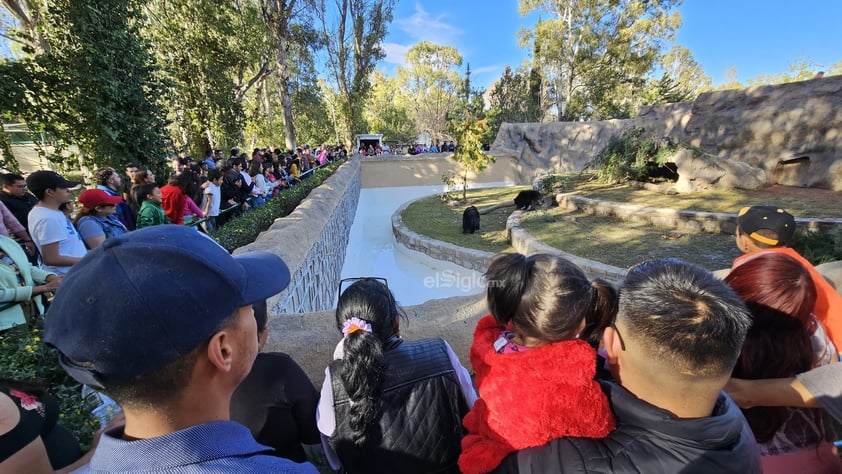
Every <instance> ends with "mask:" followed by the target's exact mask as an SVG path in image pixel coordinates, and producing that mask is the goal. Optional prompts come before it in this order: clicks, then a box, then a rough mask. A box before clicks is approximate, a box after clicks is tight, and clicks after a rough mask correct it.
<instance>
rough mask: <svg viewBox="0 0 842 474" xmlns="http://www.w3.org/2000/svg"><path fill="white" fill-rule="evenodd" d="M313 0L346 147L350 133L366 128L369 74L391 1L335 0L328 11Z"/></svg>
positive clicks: (388, 19) (351, 139)
mask: <svg viewBox="0 0 842 474" xmlns="http://www.w3.org/2000/svg"><path fill="white" fill-rule="evenodd" d="M314 2H315V14H316V16H317V17H318V19H319V23H320V25H321V35H322V41H323V43H324V44H325V51H326V55H327V69H328V75H329V77H330V82H331V83H332V86H333V87H335V88H336V101H337V105H338V107H337V111H336V115H337V121H338V125H339V128H340V135H341V138H342V140H343V141H344V142H345V145H347V146H348V147H349V149H350V148H351V147H352V144H353V142H354V133H360V132H358V131H359V130H365V129H366V128H368V127H367V126H366V125H365V120H364V118H363V107H364V105H365V102H366V100H367V99H368V96H369V92H370V90H371V82H370V81H369V76H370V75H371V72H372V71H373V70H374V66H375V65H376V64H377V62H378V61H379V60H381V59H383V58H384V57H385V52H384V51H383V48H382V47H381V45H380V44H381V41H382V40H383V38H384V37H385V36H386V30H387V28H388V25H389V23H391V21H392V10H393V9H394V5H395V0H335V2H334V4H335V5H336V7H337V9H336V11H329V10H328V8H327V6H326V4H325V0H314ZM363 133H364V132H363Z"/></svg>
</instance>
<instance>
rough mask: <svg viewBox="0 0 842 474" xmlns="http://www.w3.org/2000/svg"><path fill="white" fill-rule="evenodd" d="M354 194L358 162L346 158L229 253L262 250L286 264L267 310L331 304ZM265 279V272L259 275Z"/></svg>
mask: <svg viewBox="0 0 842 474" xmlns="http://www.w3.org/2000/svg"><path fill="white" fill-rule="evenodd" d="M359 198H360V161H359V159H357V158H352V159H351V160H349V161H348V162H347V163H345V164H343V165H342V166H340V167H339V169H337V170H336V172H335V173H334V174H333V176H331V177H330V178H328V179H327V181H325V183H324V184H322V185H321V186H319V187H318V188H316V189H314V190H313V191H311V192H310V195H309V196H307V198H306V199H305V200H304V201H302V202H301V204H300V205H299V206H298V207H297V208H296V209H295V211H293V212H292V213H291V214H290V215H288V216H286V217H282V218H280V219H277V220H276V221H275V223H274V224H272V226H271V227H270V228H269V230H267V231H265V232H262V233H261V234H260V235H259V236H258V238H257V240H255V242H254V243H251V244H249V245H246V246H244V247H240V248H238V249H237V250H236V251H234V254H235V255H237V254H241V253H244V252H251V251H257V250H261V251H268V252H271V253H274V254H276V255H278V256H280V257H281V258H282V259H283V260H284V262H285V263H286V264H287V265H288V266H289V269H290V273H291V281H290V284H289V286H288V287H287V289H286V290H284V291H283V292H282V293H281V294H280V295H278V296H275V297H273V298H271V299H270V300H269V312H270V314H282V313H287V314H289V313H312V312H317V311H326V310H328V309H331V308H333V307H334V305H335V303H336V298H337V285H338V282H339V278H340V275H341V273H342V265H343V263H344V262H345V249H346V247H347V246H348V239H349V236H350V231H351V224H353V222H354V215H355V214H356V211H357V203H358V201H359ZM264 278H271V275H264Z"/></svg>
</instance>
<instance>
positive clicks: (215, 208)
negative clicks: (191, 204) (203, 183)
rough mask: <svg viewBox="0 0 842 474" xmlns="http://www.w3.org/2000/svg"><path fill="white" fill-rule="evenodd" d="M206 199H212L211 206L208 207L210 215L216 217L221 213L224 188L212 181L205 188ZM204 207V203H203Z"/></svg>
mask: <svg viewBox="0 0 842 474" xmlns="http://www.w3.org/2000/svg"><path fill="white" fill-rule="evenodd" d="M205 199H210V200H211V202H210V208H209V209H208V217H215V216H218V215H219V205H220V204H221V202H222V190H221V189H220V188H219V186H217V185H215V184H213V182H211V183H210V184H208V187H207V188H205ZM202 204H203V206H202V207H204V203H202Z"/></svg>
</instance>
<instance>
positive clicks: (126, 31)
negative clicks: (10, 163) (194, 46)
mask: <svg viewBox="0 0 842 474" xmlns="http://www.w3.org/2000/svg"><path fill="white" fill-rule="evenodd" d="M42 6H43V10H40V15H41V16H40V18H41V20H42V21H43V25H42V27H41V28H39V32H40V33H41V39H42V40H43V41H44V43H45V44H46V45H47V46H48V47H46V48H44V49H43V51H44V52H39V51H40V50H37V49H34V50H33V51H32V52H33V54H32V55H31V56H28V57H25V58H22V59H20V60H18V61H13V62H10V61H7V62H5V63H4V64H3V65H2V68H3V71H2V72H3V75H4V77H5V78H6V80H5V81H3V82H4V91H3V92H8V94H6V93H4V94H2V95H3V98H2V99H0V100H1V101H2V102H0V110H2V111H4V112H5V113H6V114H8V116H9V117H19V118H21V119H23V120H24V121H26V122H27V123H28V124H29V126H30V129H31V130H33V131H46V132H48V133H49V134H51V135H52V136H53V137H55V138H56V139H57V140H59V141H58V142H57V144H58V145H62V144H74V145H77V146H78V147H79V150H80V151H81V153H82V156H83V158H84V162H85V163H86V164H91V165H94V166H102V165H115V166H119V165H121V164H124V163H127V162H129V161H135V162H139V163H142V164H145V165H147V166H152V167H155V166H157V165H159V164H160V163H162V162H163V161H164V154H165V145H166V143H167V141H166V138H165V135H164V133H163V131H164V129H165V119H164V115H163V110H162V108H161V105H160V102H159V100H160V97H161V96H162V95H163V94H164V93H165V91H166V84H165V83H164V82H163V81H162V80H161V77H160V74H159V70H158V68H157V67H156V65H155V63H154V59H153V57H152V55H151V53H150V50H149V44H148V43H147V41H146V40H145V39H144V38H143V36H142V35H141V24H142V23H143V20H144V15H143V13H142V11H141V6H142V3H141V2H140V1H132V0H130V1H117V0H103V1H96V2H94V1H90V0H85V1H69V0H47V1H46V2H44V3H43V5H42ZM61 151H62V150H61V146H59V147H58V150H57V153H56V154H55V155H54V156H52V157H51V158H52V159H54V160H61V159H62V158H61V155H60V154H59V153H60V152H61Z"/></svg>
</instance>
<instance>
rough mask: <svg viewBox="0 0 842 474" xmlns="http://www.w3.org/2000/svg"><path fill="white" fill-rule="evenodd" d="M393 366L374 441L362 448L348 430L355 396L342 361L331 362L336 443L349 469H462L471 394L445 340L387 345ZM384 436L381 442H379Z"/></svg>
mask: <svg viewBox="0 0 842 474" xmlns="http://www.w3.org/2000/svg"><path fill="white" fill-rule="evenodd" d="M385 349H386V352H385V355H386V359H387V361H388V366H387V369H386V377H385V379H384V383H383V391H382V395H381V397H380V400H381V404H380V411H379V412H378V420H377V422H376V423H373V424H372V426H370V427H369V431H368V437H369V439H370V440H371V441H370V442H369V443H368V445H366V446H363V447H357V446H355V445H354V443H353V442H352V441H351V439H352V437H351V434H350V430H349V428H348V408H349V400H348V396H347V394H346V393H345V389H344V388H343V386H342V382H341V377H340V375H339V374H340V372H339V369H340V367H341V365H342V363H343V361H342V360H341V359H337V360H335V361H333V362H332V363H331V364H330V379H331V384H332V388H333V403H334V411H335V413H336V430H335V431H334V434H333V436H332V437H331V438H330V445H331V447H332V448H333V450H334V451H335V452H336V454H337V456H338V457H339V460H340V461H342V467H344V468H345V471H346V472H348V473H365V474H377V473H390V474H393V473H401V474H412V473H419V474H420V473H458V472H459V469H458V467H457V466H456V461H457V460H458V459H459V454H460V452H461V440H462V436H464V431H463V429H462V417H464V416H465V414H466V413H467V412H468V406H467V403H466V402H465V396H464V394H463V393H462V389H461V388H460V387H459V381H458V379H457V376H456V372H455V370H454V369H453V365H452V364H451V362H450V359H449V358H448V355H447V348H446V346H445V344H444V341H442V340H441V339H425V340H421V341H414V342H404V341H402V340H401V339H397V338H393V340H392V341H391V344H389V345H387V347H386V348H385ZM378 439H379V441H377V440H378Z"/></svg>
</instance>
